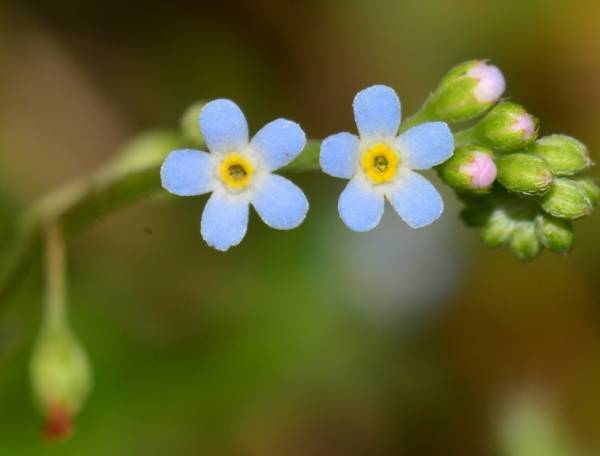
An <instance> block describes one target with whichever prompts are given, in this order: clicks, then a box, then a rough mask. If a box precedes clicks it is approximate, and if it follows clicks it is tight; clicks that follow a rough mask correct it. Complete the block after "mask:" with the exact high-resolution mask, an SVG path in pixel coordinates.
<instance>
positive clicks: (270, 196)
mask: <svg viewBox="0 0 600 456" xmlns="http://www.w3.org/2000/svg"><path fill="white" fill-rule="evenodd" d="M199 121H200V130H201V132H202V134H203V136H204V139H205V142H206V146H207V147H208V150H209V151H210V153H206V152H201V151H198V150H190V149H184V150H175V151H173V152H171V153H170V154H169V156H168V157H167V158H166V159H165V161H164V163H163V165H162V168H161V173H160V175H161V181H162V186H163V187H164V188H165V189H166V190H167V191H169V192H171V193H174V194H176V195H179V196H193V195H201V194H203V193H208V192H212V195H211V197H210V198H209V200H208V202H207V203H206V206H205V207H204V212H203V213H202V221H201V233H202V237H203V238H204V240H205V241H206V242H207V243H208V244H209V245H210V246H212V247H214V248H215V249H217V250H221V251H225V250H227V249H229V248H230V247H232V246H235V245H237V244H239V243H240V242H241V240H242V239H243V238H244V236H245V234H246V230H247V227H248V212H249V205H250V204H252V205H253V206H254V208H255V209H256V212H258V215H259V216H260V218H261V219H262V220H263V221H264V222H265V223H266V224H267V225H269V226H270V227H272V228H277V229H282V230H287V229H292V228H295V227H297V226H298V225H300V223H302V221H303V220H304V217H305V216H306V212H307V211H308V201H307V200H306V197H305V196H304V193H303V192H302V190H300V189H299V188H298V187H297V186H296V185H294V184H293V183H292V182H290V181H289V180H288V179H285V178H284V177H281V176H278V175H276V174H272V171H274V170H276V169H278V168H281V167H282V166H284V165H286V164H288V163H289V162H291V161H292V160H293V159H294V158H295V157H296V156H297V155H298V154H299V153H300V152H301V151H302V149H303V148H304V145H305V144H306V136H305V134H304V132H303V131H302V129H301V128H300V126H299V125H298V124H296V123H294V122H291V121H289V120H286V119H277V120H274V121H273V122H270V123H269V124H267V125H265V126H264V127H263V128H262V129H261V130H260V131H259V132H258V133H257V134H256V135H255V136H254V138H252V140H251V141H249V136H248V124H247V122H246V118H245V117H244V114H243V113H242V111H241V110H240V108H239V107H238V106H237V105H236V104H235V103H233V102H232V101H230V100H225V99H220V100H215V101H212V102H210V103H208V104H207V105H206V106H205V107H204V108H203V109H202V111H201V112H200V120H199Z"/></svg>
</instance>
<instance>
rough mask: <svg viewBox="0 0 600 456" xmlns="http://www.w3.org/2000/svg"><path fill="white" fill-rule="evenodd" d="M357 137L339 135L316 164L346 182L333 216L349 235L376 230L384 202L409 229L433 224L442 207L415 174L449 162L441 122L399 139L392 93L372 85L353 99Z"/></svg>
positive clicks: (450, 145) (448, 138)
mask: <svg viewBox="0 0 600 456" xmlns="http://www.w3.org/2000/svg"><path fill="white" fill-rule="evenodd" d="M353 107H354V118H355V120H356V125H357V127H358V131H359V134H360V137H359V136H356V135H353V134H350V133H338V134H335V135H332V136H329V137H328V138H326V139H325V140H324V141H323V143H322V144H321V155H320V163H321V168H322V169H323V171H324V172H325V173H327V174H329V175H331V176H334V177H339V178H343V179H350V182H349V183H348V185H347V186H346V188H345V189H344V191H343V192H342V194H341V195H340V199H339V202H338V210H339V213H340V217H341V218H342V220H343V221H344V223H345V224H346V225H347V226H348V227H349V228H350V229H352V230H354V231H369V230H371V229H373V228H375V227H376V226H377V225H378V224H379V221H380V220H381V216H382V215H383V207H384V200H385V199H386V198H387V200H388V201H389V202H390V203H391V204H392V206H393V207H394V209H395V210H396V212H398V215H400V217H401V218H402V220H404V221H405V222H406V223H407V224H408V225H409V226H411V227H412V228H421V227H424V226H426V225H429V224H430V223H432V222H434V221H435V220H436V219H437V218H439V216H440V215H441V214H442V212H443V210H444V203H443V201H442V198H441V196H440V194H439V193H438V191H437V190H436V189H435V188H434V187H433V185H431V183H430V182H429V181H428V180H427V179H425V178H424V177H423V176H421V175H420V174H419V173H416V172H415V170H424V169H429V168H431V167H432V166H435V165H438V164H440V163H442V162H444V161H446V160H448V158H450V157H451V156H452V153H453V150H454V138H453V136H452V132H451V131H450V129H449V128H448V125H446V124H445V123H443V122H427V123H423V124H420V125H417V126H416V127H413V128H411V129H409V130H408V131H407V132H405V133H403V134H401V135H399V136H398V129H399V127H400V100H399V99H398V96H397V95H396V92H395V91H394V90H393V89H391V88H389V87H386V86H382V85H376V86H372V87H369V88H367V89H365V90H362V91H361V92H359V93H358V94H357V95H356V97H355V98H354V104H353Z"/></svg>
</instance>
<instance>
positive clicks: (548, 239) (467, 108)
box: [416, 61, 600, 260]
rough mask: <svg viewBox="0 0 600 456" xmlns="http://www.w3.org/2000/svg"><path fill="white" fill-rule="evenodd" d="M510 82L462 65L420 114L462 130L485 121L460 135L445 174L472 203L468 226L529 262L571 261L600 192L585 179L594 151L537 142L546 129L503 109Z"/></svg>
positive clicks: (486, 68)
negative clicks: (577, 234) (564, 256)
mask: <svg viewBox="0 0 600 456" xmlns="http://www.w3.org/2000/svg"><path fill="white" fill-rule="evenodd" d="M504 87H505V84H504V78H503V77H502V73H500V71H499V70H498V69H497V68H496V67H493V66H491V65H489V64H488V63H486V62H483V61H471V62H466V63H463V64H461V65H459V66H457V67H455V68H454V69H452V70H450V72H449V73H448V74H447V75H446V76H445V77H444V79H443V80H442V82H441V83H440V86H439V87H438V88H437V89H436V90H435V91H434V93H433V94H432V96H431V97H430V98H429V99H428V101H427V102H426V103H425V105H424V107H423V108H422V109H421V111H420V112H419V113H418V114H417V116H416V117H417V118H418V120H421V119H422V118H426V119H436V120H443V121H446V122H462V121H467V120H473V119H475V118H477V117H479V116H480V115H482V114H483V117H482V118H481V119H480V120H479V121H478V122H477V123H476V124H475V125H474V126H472V127H470V128H467V129H466V130H463V131H461V132H459V133H457V134H456V135H455V140H456V141H455V142H456V150H455V152H454V156H453V157H452V158H451V159H450V160H448V161H446V162H445V163H443V164H442V165H440V166H438V168H437V170H438V172H439V175H440V177H441V178H442V180H444V182H446V183H447V184H448V185H450V186H451V187H452V188H454V189H455V190H456V191H457V192H458V193H459V195H461V197H462V199H463V200H464V201H465V202H466V205H467V206H466V208H465V210H464V211H463V218H464V219H465V221H466V222H467V223H468V224H469V225H471V226H478V227H481V228H482V237H483V240H484V242H485V243H486V244H487V245H488V246H490V247H498V246H500V245H504V244H507V245H508V246H509V247H510V249H511V250H512V251H513V253H514V254H515V255H516V256H517V257H519V258H520V259H522V260H531V259H533V258H535V257H536V256H537V255H538V254H539V253H540V252H541V250H542V249H543V248H544V247H545V248H548V249H549V250H551V251H554V252H559V253H564V252H567V251H569V249H570V248H571V246H572V244H573V240H574V234H573V226H572V221H573V220H576V219H579V218H581V217H584V216H586V215H589V214H590V213H591V212H592V210H593V208H594V206H596V205H597V204H598V202H599V200H600V188H599V187H598V185H597V184H596V182H594V180H593V179H592V178H590V177H587V176H585V174H584V173H585V171H586V170H587V169H588V168H590V166H591V165H592V160H591V159H590V156H589V153H588V150H587V148H586V146H585V145H584V144H582V143H581V142H580V141H578V140H576V139H574V138H571V137H569V136H566V135H550V136H546V137H542V138H539V139H538V131H539V121H538V119H537V118H536V117H534V116H532V115H531V114H529V113H528V112H527V111H526V110H525V109H524V108H523V107H522V106H520V105H518V104H516V103H513V102H507V101H500V102H499V100H500V97H501V95H502V93H503V91H504Z"/></svg>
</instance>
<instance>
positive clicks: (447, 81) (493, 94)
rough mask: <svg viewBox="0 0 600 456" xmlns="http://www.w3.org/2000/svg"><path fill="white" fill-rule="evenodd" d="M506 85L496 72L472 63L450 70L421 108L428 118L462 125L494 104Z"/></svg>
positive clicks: (476, 61) (494, 68)
mask: <svg viewBox="0 0 600 456" xmlns="http://www.w3.org/2000/svg"><path fill="white" fill-rule="evenodd" d="M505 87H506V83H505V81H504V76H503V75H502V73H501V72H500V70H499V69H498V68H497V67H495V66H493V65H488V64H487V63H486V62H485V61H483V60H472V61H468V62H465V63H461V64H460V65H457V66H455V67H454V68H452V69H451V70H450V71H449V72H448V73H447V74H446V76H444V78H443V79H442V81H441V82H440V84H439V86H438V88H437V89H436V90H435V91H434V92H433V94H432V95H431V96H430V97H429V99H428V100H427V101H426V103H425V106H424V108H423V110H424V111H426V112H427V114H428V117H429V118H430V119H435V120H443V121H445V122H450V123H454V122H463V121H466V120H470V119H473V118H475V117H477V116H479V115H481V114H483V113H484V112H485V111H487V110H488V109H489V108H490V107H492V106H493V105H494V103H496V102H497V101H498V99H499V98H500V97H501V96H502V94H503V93H504V89H505Z"/></svg>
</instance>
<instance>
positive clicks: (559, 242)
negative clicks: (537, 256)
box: [535, 215, 575, 253]
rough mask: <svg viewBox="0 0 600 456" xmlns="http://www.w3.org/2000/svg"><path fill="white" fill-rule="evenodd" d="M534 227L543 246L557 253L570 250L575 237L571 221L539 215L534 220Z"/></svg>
mask: <svg viewBox="0 0 600 456" xmlns="http://www.w3.org/2000/svg"><path fill="white" fill-rule="evenodd" d="M535 228H536V233H537V237H538V239H539V240H540V242H541V243H542V244H543V245H544V247H546V248H548V249H550V250H552V251H553V252H557V253H566V252H568V251H569V250H571V247H572V246H573V240H574V239H575V233H574V232H573V225H572V224H571V222H569V221H567V220H561V219H557V218H554V217H550V216H548V215H540V216H538V217H537V218H536V220H535Z"/></svg>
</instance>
